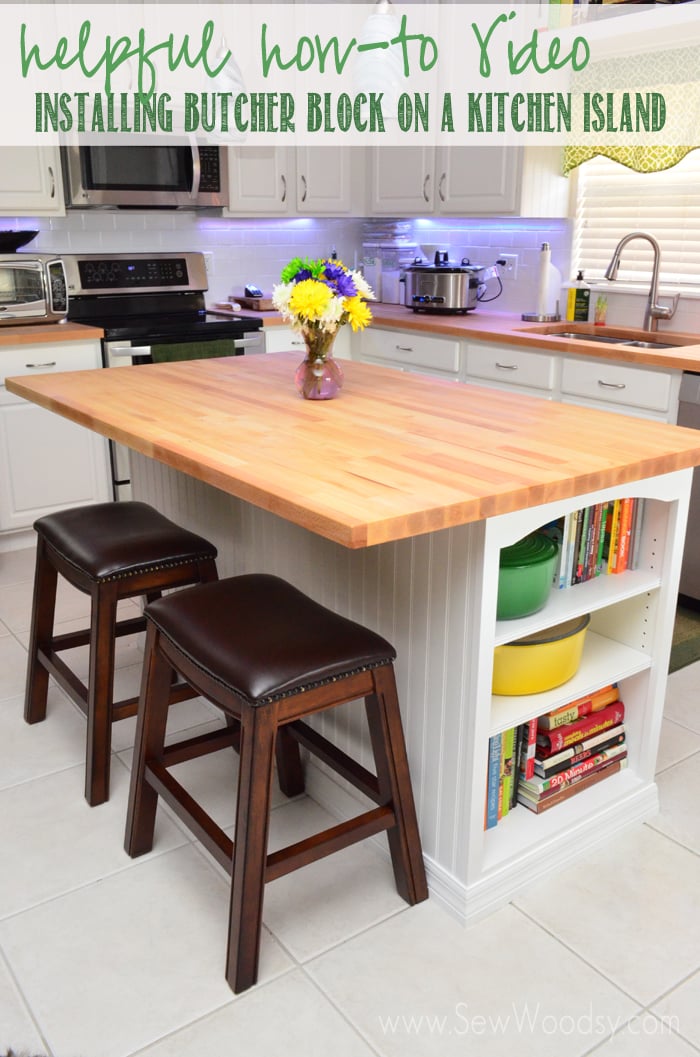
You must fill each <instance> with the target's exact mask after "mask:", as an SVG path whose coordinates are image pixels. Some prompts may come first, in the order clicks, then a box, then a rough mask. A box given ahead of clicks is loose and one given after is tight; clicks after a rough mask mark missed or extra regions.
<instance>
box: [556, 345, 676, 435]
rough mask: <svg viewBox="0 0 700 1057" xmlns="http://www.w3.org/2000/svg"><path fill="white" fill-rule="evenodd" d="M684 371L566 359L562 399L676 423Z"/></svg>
mask: <svg viewBox="0 0 700 1057" xmlns="http://www.w3.org/2000/svg"><path fill="white" fill-rule="evenodd" d="M680 384H681V372H680V371H673V370H664V369H663V368H662V367H638V366H636V365H631V364H629V363H615V362H613V361H612V360H589V359H583V358H582V357H579V356H577V357H564V358H563V364H562V377H561V399H562V400H563V401H564V402H565V403H569V404H572V403H573V404H586V405H589V406H591V407H601V408H603V409H604V410H606V411H618V412H620V413H621V414H626V415H630V414H632V415H639V416H640V417H642V418H654V419H659V420H660V421H661V422H675V421H676V420H677V418H678V400H679V391H680Z"/></svg>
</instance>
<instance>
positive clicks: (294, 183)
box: [226, 147, 364, 216]
mask: <svg viewBox="0 0 700 1057" xmlns="http://www.w3.org/2000/svg"><path fill="white" fill-rule="evenodd" d="M363 153H364V152H363V151H362V149H361V148H357V149H356V150H353V149H352V148H349V147H341V148H340V149H338V148H334V147H298V148H296V149H294V148H292V147H232V148H230V150H229V208H228V210H227V211H226V213H227V215H230V216H241V215H246V216H249V215H251V214H252V215H255V216H342V215H349V214H350V213H351V212H354V213H362V212H363V209H362V204H363V203H362V200H361V190H362V188H361V180H360V178H359V175H358V174H359V169H360V157H359V156H360V155H361V154H363Z"/></svg>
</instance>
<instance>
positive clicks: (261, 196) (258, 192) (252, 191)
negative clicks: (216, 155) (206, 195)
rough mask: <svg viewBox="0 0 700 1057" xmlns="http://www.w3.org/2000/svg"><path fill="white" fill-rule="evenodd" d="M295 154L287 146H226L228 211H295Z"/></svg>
mask: <svg viewBox="0 0 700 1057" xmlns="http://www.w3.org/2000/svg"><path fill="white" fill-rule="evenodd" d="M293 162H294V158H293V154H292V151H291V150H290V149H289V148H287V147H265V146H259V147H255V146H251V147H231V148H229V157H228V165H229V207H228V209H227V210H225V212H226V213H227V214H228V215H240V214H255V215H256V216H284V215H287V214H289V213H293V212H294V206H295V202H294V165H293Z"/></svg>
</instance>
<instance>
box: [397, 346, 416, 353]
mask: <svg viewBox="0 0 700 1057" xmlns="http://www.w3.org/2000/svg"><path fill="white" fill-rule="evenodd" d="M396 348H397V349H398V351H399V352H413V348H412V346H411V345H397V346H396Z"/></svg>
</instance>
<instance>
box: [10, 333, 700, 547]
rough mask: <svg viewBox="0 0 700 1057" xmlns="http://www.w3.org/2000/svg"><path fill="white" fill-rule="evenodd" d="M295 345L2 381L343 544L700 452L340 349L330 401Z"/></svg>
mask: <svg viewBox="0 0 700 1057" xmlns="http://www.w3.org/2000/svg"><path fill="white" fill-rule="evenodd" d="M298 359H299V357H298V355H297V354H296V353H277V354H272V355H267V356H246V357H243V356H241V357H227V358H224V359H210V360H196V361H186V362H181V363H167V364H152V365H148V366H130V367H122V368H120V369H119V370H102V371H73V372H66V373H61V374H55V375H35V376H32V377H31V378H27V377H16V378H8V379H7V388H8V389H9V390H10V391H11V392H14V393H17V394H18V395H19V396H22V397H25V398H26V399H27V400H31V401H34V402H35V403H37V404H40V405H41V406H43V407H46V408H48V409H49V410H51V411H56V412H58V413H59V414H62V415H64V416H66V417H67V418H69V419H72V420H73V421H75V422H79V423H81V424H82V425H84V426H87V427H88V428H90V429H93V430H96V431H97V432H99V433H103V434H105V435H106V436H108V437H111V438H113V439H114V440H117V441H121V442H122V443H124V444H127V445H128V446H129V447H131V448H133V449H135V450H137V451H139V452H142V453H143V454H145V455H147V456H149V457H151V458H153V459H157V460H159V461H160V462H163V463H166V464H167V465H169V466H172V467H175V468H176V469H178V470H181V471H183V472H185V473H187V474H189V475H191V476H193V477H195V478H199V479H200V480H203V481H206V482H207V483H209V484H211V485H214V486H215V487H217V488H220V489H221V490H223V491H224V492H228V493H230V494H232V495H235V496H238V497H239V498H241V499H244V500H247V501H249V502H250V503H253V504H255V505H256V506H259V507H262V508H264V509H266V510H271V511H273V512H274V513H276V514H279V515H280V516H281V517H283V518H286V519H287V520H289V521H292V522H295V523H296V524H299V525H303V526H304V527H306V528H308V529H310V530H311V531H312V532H316V533H318V534H320V535H322V536H325V537H328V538H329V539H332V540H335V541H336V542H338V543H341V544H343V545H344V546H346V547H349V548H358V547H367V546H371V545H373V544H377V543H382V542H385V541H387V540H396V539H405V538H407V537H410V536H415V535H420V534H422V533H425V532H432V531H435V530H438V529H442V528H446V527H448V526H452V525H459V524H465V523H467V522H470V521H477V520H481V519H483V518H486V517H489V516H492V515H496V514H502V513H507V512H509V511H513V510H518V509H523V508H526V507H529V506H535V505H538V504H541V503H546V502H550V501H553V500H557V499H563V498H568V497H571V496H576V495H580V494H584V493H586V492H589V491H593V490H595V489H598V488H604V487H608V486H613V485H616V484H621V483H623V482H626V481H633V480H638V479H641V478H645V477H653V476H656V475H659V474H663V473H669V472H672V471H674V470H678V469H682V468H685V467H688V466H693V465H695V464H697V463H700V432H697V431H694V430H688V429H680V428H678V427H676V426H668V425H665V424H663V423H657V422H650V421H646V420H641V419H637V418H635V419H632V418H628V417H627V416H623V415H617V414H611V413H608V412H604V411H598V410H593V409H590V408H582V407H576V406H572V405H566V404H561V403H555V402H551V401H548V400H538V399H537V398H534V397H526V396H521V395H517V394H512V393H508V392H499V391H497V390H490V389H484V388H480V387H475V386H470V385H463V384H459V383H456V382H451V381H442V380H440V379H432V378H425V377H422V376H420V375H411V374H404V373H401V372H397V371H395V370H392V369H390V368H384V367H376V366H374V365H370V364H361V363H356V362H349V361H344V362H343V368H344V370H345V386H344V388H343V390H342V392H341V394H340V395H339V397H338V398H336V399H335V400H331V401H318V402H317V401H306V400H302V399H301V398H300V397H299V396H298V395H297V393H296V390H295V389H294V385H293V375H294V370H295V368H296V366H297V364H298Z"/></svg>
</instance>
